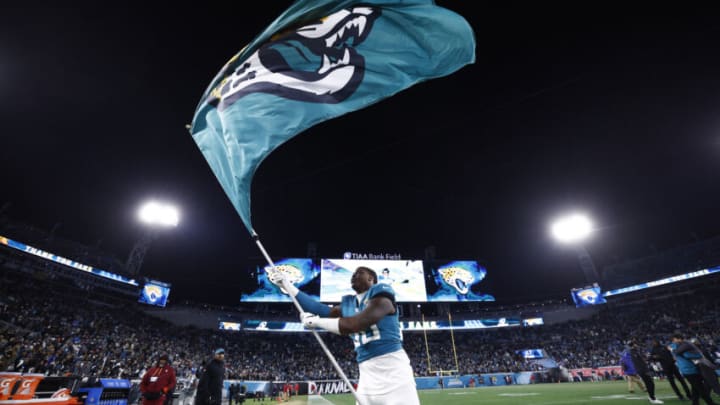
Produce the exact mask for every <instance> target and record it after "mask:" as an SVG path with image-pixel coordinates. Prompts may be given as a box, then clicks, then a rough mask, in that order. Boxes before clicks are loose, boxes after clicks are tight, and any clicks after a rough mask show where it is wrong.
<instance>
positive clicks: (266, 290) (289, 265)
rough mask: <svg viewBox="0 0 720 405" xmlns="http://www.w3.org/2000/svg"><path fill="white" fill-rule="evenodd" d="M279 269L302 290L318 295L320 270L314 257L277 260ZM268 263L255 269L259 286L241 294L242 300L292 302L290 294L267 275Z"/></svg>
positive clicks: (313, 295)
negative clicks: (314, 261) (281, 289)
mask: <svg viewBox="0 0 720 405" xmlns="http://www.w3.org/2000/svg"><path fill="white" fill-rule="evenodd" d="M275 266H276V267H277V268H278V270H280V271H282V272H284V273H285V275H286V277H287V278H288V279H289V280H290V281H291V282H292V283H293V284H294V285H295V286H296V287H298V288H299V289H300V290H301V291H303V292H305V293H306V294H308V295H310V296H311V297H313V298H316V299H317V298H319V297H318V291H319V282H320V280H319V277H318V276H319V275H320V270H319V269H318V268H317V266H316V265H315V264H313V261H312V259H308V258H284V259H280V260H278V261H276V262H275ZM268 267H270V266H269V265H267V264H262V265H257V267H256V268H255V269H254V273H255V279H256V280H257V286H256V288H255V289H254V290H252V291H251V292H249V293H243V294H241V296H240V301H241V302H291V301H292V300H291V299H290V297H289V296H287V295H286V294H284V293H283V292H282V291H280V288H278V287H277V286H276V285H275V284H273V283H272V282H271V281H270V280H269V279H268V276H267V272H266V269H267V268H268Z"/></svg>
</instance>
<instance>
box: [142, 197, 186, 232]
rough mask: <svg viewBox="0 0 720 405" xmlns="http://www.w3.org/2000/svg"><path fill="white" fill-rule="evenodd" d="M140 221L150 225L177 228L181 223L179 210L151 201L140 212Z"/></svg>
mask: <svg viewBox="0 0 720 405" xmlns="http://www.w3.org/2000/svg"><path fill="white" fill-rule="evenodd" d="M138 217H139V218H140V221H142V222H143V223H146V224H148V225H160V226H167V227H171V226H172V227H175V226H177V225H178V222H179V221H180V214H179V213H178V210H177V208H175V207H173V206H172V205H169V204H162V203H158V202H156V201H149V202H147V203H145V204H143V206H142V207H140V210H139V211H138Z"/></svg>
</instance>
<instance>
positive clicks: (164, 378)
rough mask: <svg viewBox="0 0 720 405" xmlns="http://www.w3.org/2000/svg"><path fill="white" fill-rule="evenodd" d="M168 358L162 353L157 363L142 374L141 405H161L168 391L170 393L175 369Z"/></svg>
mask: <svg viewBox="0 0 720 405" xmlns="http://www.w3.org/2000/svg"><path fill="white" fill-rule="evenodd" d="M168 360H169V359H168V355H167V354H163V355H162V356H160V358H159V359H158V361H157V364H156V365H155V366H153V367H151V368H150V370H148V371H147V372H146V373H145V375H143V378H142V381H140V392H141V393H142V398H143V401H142V405H163V403H164V402H165V399H166V396H167V395H168V393H172V391H173V390H174V389H175V383H176V379H175V369H173V368H172V367H171V366H170V364H169V361H168ZM170 395H172V394H170Z"/></svg>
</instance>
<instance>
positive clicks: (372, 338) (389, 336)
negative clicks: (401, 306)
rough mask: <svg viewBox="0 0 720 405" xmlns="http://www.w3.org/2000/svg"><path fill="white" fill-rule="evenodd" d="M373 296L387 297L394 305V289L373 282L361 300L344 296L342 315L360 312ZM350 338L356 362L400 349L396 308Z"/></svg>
mask: <svg viewBox="0 0 720 405" xmlns="http://www.w3.org/2000/svg"><path fill="white" fill-rule="evenodd" d="M373 297H387V298H389V299H390V300H391V301H392V302H393V305H395V291H393V289H392V287H390V286H389V285H388V284H383V283H380V284H375V285H373V286H372V287H370V289H369V290H368V291H367V293H366V294H365V296H364V297H363V298H362V300H358V299H357V296H356V295H346V296H344V297H343V298H342V303H341V307H340V308H341V310H342V316H343V317H345V318H347V317H350V316H354V315H356V314H357V313H359V312H362V311H363V310H364V309H365V308H366V307H367V303H368V302H369V301H370V300H371V299H372V298H373ZM350 338H351V339H352V340H353V343H354V344H355V352H356V353H357V361H358V363H362V362H363V361H365V360H368V359H371V358H373V357H377V356H381V355H383V354H387V353H392V352H396V351H398V350H400V349H402V332H401V331H400V322H399V321H398V313H397V310H396V311H395V313H394V314H389V315H385V316H384V317H383V318H382V319H380V320H379V321H378V322H377V323H376V324H374V325H370V327H369V328H368V329H366V330H365V331H364V332H360V333H353V334H351V335H350Z"/></svg>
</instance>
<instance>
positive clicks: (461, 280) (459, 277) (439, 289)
mask: <svg viewBox="0 0 720 405" xmlns="http://www.w3.org/2000/svg"><path fill="white" fill-rule="evenodd" d="M426 264H427V267H428V268H427V271H426V281H425V284H426V285H427V300H428V301H429V302H460V301H495V297H494V296H493V295H491V294H488V293H487V292H483V291H482V286H481V285H480V284H481V282H482V281H483V280H484V279H485V276H486V275H487V270H486V269H485V268H484V267H482V266H480V265H479V264H478V262H476V261H472V260H458V261H431V262H427V263H426Z"/></svg>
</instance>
